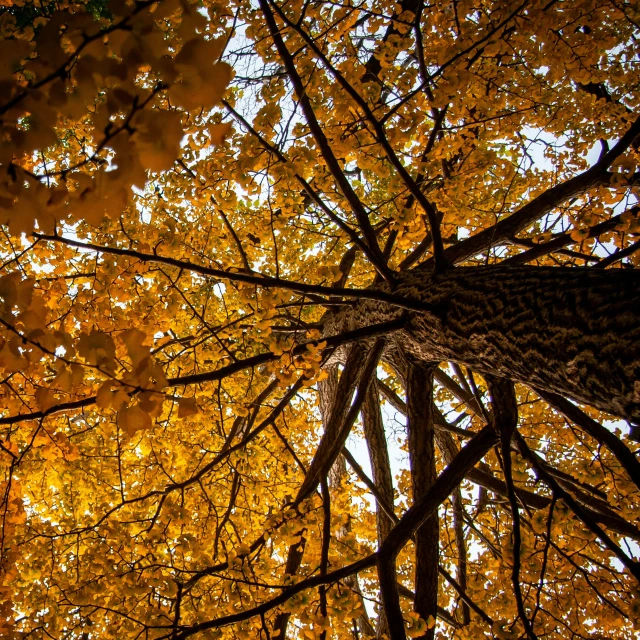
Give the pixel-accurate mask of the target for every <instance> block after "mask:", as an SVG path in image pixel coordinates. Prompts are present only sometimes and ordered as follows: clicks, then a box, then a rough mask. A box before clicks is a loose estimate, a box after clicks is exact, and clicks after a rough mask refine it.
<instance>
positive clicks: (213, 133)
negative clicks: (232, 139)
mask: <svg viewBox="0 0 640 640" xmlns="http://www.w3.org/2000/svg"><path fill="white" fill-rule="evenodd" d="M231 128H232V123H231V122H221V123H220V124H210V125H209V126H208V127H207V131H208V132H209V138H211V144H220V143H221V142H222V141H223V140H224V139H225V137H226V136H227V135H228V134H229V132H230V131H231Z"/></svg>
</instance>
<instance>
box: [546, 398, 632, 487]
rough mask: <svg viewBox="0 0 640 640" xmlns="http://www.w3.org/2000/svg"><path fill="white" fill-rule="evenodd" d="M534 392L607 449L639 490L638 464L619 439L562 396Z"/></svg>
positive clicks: (629, 450)
mask: <svg viewBox="0 0 640 640" xmlns="http://www.w3.org/2000/svg"><path fill="white" fill-rule="evenodd" d="M534 391H535V392H536V393H537V394H538V395H539V396H540V397H541V398H542V399H543V400H545V401H546V402H548V403H549V405H550V406H551V407H553V408H554V409H555V410H556V411H558V412H559V413H561V414H562V415H563V416H564V417H565V418H566V419H567V420H569V421H570V422H573V423H574V424H575V425H577V426H578V427H580V429H582V430H583V431H584V432H585V433H587V434H588V435H590V436H591V437H592V438H593V439H594V440H596V441H597V442H598V443H599V444H602V445H604V446H605V447H607V449H609V451H611V453H613V455H614V456H615V457H616V458H617V460H618V462H620V464H621V465H622V466H623V467H624V469H625V471H626V472H627V473H628V474H629V477H630V478H631V480H632V481H633V482H634V483H635V485H636V486H637V487H638V489H640V462H638V459H637V458H636V456H635V455H634V453H633V452H632V451H631V449H629V447H627V445H626V444H625V443H624V442H622V440H620V438H618V437H617V436H616V435H615V434H613V433H611V431H609V429H607V428H606V427H603V426H602V425H601V424H600V423H599V422H596V421H595V420H594V419H593V418H591V417H590V416H588V415H587V414H586V413H585V412H584V411H582V409H580V408H578V407H576V406H575V405H574V404H573V403H571V402H569V401H568V400H566V399H565V398H563V397H562V396H559V395H557V394H555V393H551V392H550V391H545V390H544V389H534Z"/></svg>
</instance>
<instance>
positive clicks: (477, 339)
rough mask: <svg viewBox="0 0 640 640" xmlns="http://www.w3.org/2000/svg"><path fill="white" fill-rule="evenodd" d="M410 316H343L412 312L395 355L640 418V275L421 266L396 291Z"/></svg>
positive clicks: (380, 309) (365, 309)
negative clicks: (451, 365) (453, 365)
mask: <svg viewBox="0 0 640 640" xmlns="http://www.w3.org/2000/svg"><path fill="white" fill-rule="evenodd" d="M393 293H394V295H396V296H398V297H399V298H404V299H410V300H412V301H418V302H419V303H421V304H424V305H425V307H428V309H429V310H427V311H424V312H416V311H410V312H407V311H405V310H403V309H401V308H400V307H394V306H391V305H390V304H387V303H385V302H376V301H366V302H362V303H359V304H358V305H357V306H356V307H355V308H354V309H353V310H350V311H349V312H343V314H345V315H343V316H342V318H341V319H340V320H339V324H340V325H341V327H345V326H348V327H349V328H354V327H358V326H365V325H368V324H372V323H374V322H381V321H385V320H389V319H391V318H397V317H399V316H401V315H402V314H403V313H405V314H407V326H406V329H405V330H403V331H400V332H398V333H396V334H395V335H394V336H393V338H392V339H391V340H390V342H392V343H393V342H395V347H394V346H393V345H392V346H391V348H392V349H400V348H403V349H406V350H407V351H409V352H411V353H412V354H413V356H414V357H416V358H418V359H420V360H422V361H424V362H432V361H452V362H458V363H463V364H465V365H467V366H469V367H471V368H472V369H473V370H475V371H479V372H482V373H487V374H490V375H494V376H499V377H504V378H508V379H512V380H514V381H517V382H523V383H526V384H529V385H531V386H534V387H538V388H540V389H544V390H547V391H551V392H553V393H557V394H560V395H563V396H566V397H568V398H570V399H572V400H575V401H578V402H582V403H585V404H589V405H591V406H594V407H597V408H598V409H601V410H604V411H608V412H610V413H612V414H614V415H618V416H621V417H623V418H626V419H628V420H630V421H632V422H636V423H637V422H640V313H638V310H640V272H639V271H627V270H621V269H615V270H604V269H595V268H583V269H579V268H561V267H528V266H517V267H506V266H505V267H503V266H500V265H498V266H488V267H457V268H454V269H451V270H450V271H447V272H445V273H443V274H441V275H433V274H431V273H425V271H424V270H421V269H420V268H418V269H416V270H414V271H412V272H408V273H406V274H401V275H399V282H398V285H397V287H396V289H395V291H394V292H393Z"/></svg>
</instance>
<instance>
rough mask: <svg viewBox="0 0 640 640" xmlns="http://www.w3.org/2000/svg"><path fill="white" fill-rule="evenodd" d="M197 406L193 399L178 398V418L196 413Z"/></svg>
mask: <svg viewBox="0 0 640 640" xmlns="http://www.w3.org/2000/svg"><path fill="white" fill-rule="evenodd" d="M198 411H199V409H198V405H197V403H196V399H195V398H180V400H178V418H186V417H187V416H192V415H194V414H196V413H198Z"/></svg>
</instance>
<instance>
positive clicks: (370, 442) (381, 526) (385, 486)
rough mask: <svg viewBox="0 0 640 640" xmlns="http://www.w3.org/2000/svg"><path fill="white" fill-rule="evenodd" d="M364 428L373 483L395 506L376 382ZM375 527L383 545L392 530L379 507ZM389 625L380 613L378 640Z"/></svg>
mask: <svg viewBox="0 0 640 640" xmlns="http://www.w3.org/2000/svg"><path fill="white" fill-rule="evenodd" d="M362 425H363V427H364V436H365V440H366V443H367V449H368V452H369V460H370V462H371V470H372V472H373V482H374V484H375V485H376V488H377V490H378V491H379V492H380V495H381V497H382V498H383V500H384V501H385V502H386V504H388V505H390V506H393V478H392V475H391V464H390V463H389V452H388V450H387V438H386V435H385V432H384V423H383V420H382V413H381V411H380V398H379V396H378V388H377V384H376V381H375V380H372V381H371V384H370V385H369V389H368V391H367V397H366V398H365V401H364V405H363V407H362ZM376 527H377V530H378V545H379V546H380V545H382V543H383V542H384V541H385V539H386V537H387V536H388V535H389V532H390V531H391V529H392V527H393V523H392V521H391V519H390V518H389V516H388V515H387V514H386V513H385V512H384V511H383V510H382V509H381V508H380V505H379V504H377V505H376ZM388 633H389V624H388V622H387V617H386V615H385V613H384V611H381V612H380V615H379V617H378V625H377V628H376V636H377V637H378V638H380V637H383V636H384V635H388Z"/></svg>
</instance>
